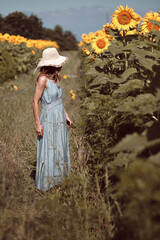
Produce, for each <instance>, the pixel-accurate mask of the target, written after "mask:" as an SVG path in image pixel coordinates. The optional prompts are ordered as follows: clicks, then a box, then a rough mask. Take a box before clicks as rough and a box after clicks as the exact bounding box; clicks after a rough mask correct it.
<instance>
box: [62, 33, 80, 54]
mask: <svg viewBox="0 0 160 240" xmlns="http://www.w3.org/2000/svg"><path fill="white" fill-rule="evenodd" d="M77 44H78V42H77V40H76V37H75V36H74V35H73V33H72V32H71V31H65V32H64V35H63V47H62V49H63V50H77V49H78V45H77Z"/></svg>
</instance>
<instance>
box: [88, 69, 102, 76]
mask: <svg viewBox="0 0 160 240" xmlns="http://www.w3.org/2000/svg"><path fill="white" fill-rule="evenodd" d="M98 74H99V72H98V71H97V70H96V69H95V68H90V69H89V70H88V71H87V72H86V73H85V75H98Z"/></svg>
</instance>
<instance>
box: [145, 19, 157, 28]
mask: <svg viewBox="0 0 160 240" xmlns="http://www.w3.org/2000/svg"><path fill="white" fill-rule="evenodd" d="M148 21H149V22H151V23H152V24H154V25H157V26H158V27H160V22H159V21H155V20H151V19H148Z"/></svg>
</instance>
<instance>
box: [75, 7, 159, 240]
mask: <svg viewBox="0 0 160 240" xmlns="http://www.w3.org/2000/svg"><path fill="white" fill-rule="evenodd" d="M79 52H80V55H81V76H80V81H81V91H80V92H79V94H80V98H81V110H82V123H81V126H82V130H83V134H84V136H85V138H86V141H87V142H88V143H89V145H90V151H91V155H90V159H89V161H88V164H89V166H90V171H91V173H92V175H93V183H95V187H96V188H97V191H98V193H99V197H100V199H103V204H104V203H105V208H104V213H105V216H104V225H103V227H102V228H103V229H104V228H105V231H106V235H105V236H104V238H101V239H116V240H120V239H123V240H132V239H133V240H137V239H140V240H153V239H154V240H158V239H159V234H160V229H159V220H160V210H159V206H160V181H159V176H160V14H159V13H158V12H152V11H151V12H149V13H146V15H145V17H144V18H143V19H142V18H141V16H140V15H138V14H137V13H135V12H134V10H133V9H132V8H129V7H128V6H125V7H123V6H120V7H118V8H117V10H115V11H114V13H113V16H112V22H111V24H109V23H107V24H105V25H103V28H102V30H98V31H97V32H95V33H92V32H91V33H89V34H88V35H87V34H83V35H82V41H81V42H80V43H79ZM94 180H95V181H94Z"/></svg>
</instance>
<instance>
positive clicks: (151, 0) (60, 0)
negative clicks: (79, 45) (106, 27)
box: [0, 0, 160, 16]
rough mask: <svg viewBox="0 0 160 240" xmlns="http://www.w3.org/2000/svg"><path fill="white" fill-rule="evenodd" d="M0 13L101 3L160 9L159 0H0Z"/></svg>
mask: <svg viewBox="0 0 160 240" xmlns="http://www.w3.org/2000/svg"><path fill="white" fill-rule="evenodd" d="M0 3H1V7H0V13H1V14H2V15H4V16H5V15H7V14H9V13H11V12H13V11H22V12H24V11H31V12H34V13H38V12H42V11H49V10H50V11H52V10H53V11H55V10H64V9H68V8H80V7H82V6H84V7H91V6H94V5H101V6H105V7H112V8H116V7H117V6H119V5H120V4H121V5H123V6H124V5H125V4H128V6H129V7H132V8H134V9H137V8H139V9H143V8H146V9H152V8H154V9H157V11H158V10H160V0H56V1H55V0H43V1H42V0H25V1H23V0H3V1H2V0H0Z"/></svg>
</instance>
